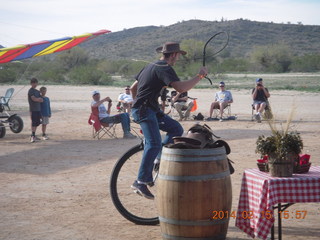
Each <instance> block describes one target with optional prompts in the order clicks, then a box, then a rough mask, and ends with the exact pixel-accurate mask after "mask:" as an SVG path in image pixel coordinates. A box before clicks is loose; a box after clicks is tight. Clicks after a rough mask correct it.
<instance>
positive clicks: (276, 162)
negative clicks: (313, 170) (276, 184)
mask: <svg viewBox="0 0 320 240" xmlns="http://www.w3.org/2000/svg"><path fill="white" fill-rule="evenodd" d="M295 158H296V154H288V155H287V157H286V158H285V159H277V157H276V156H274V155H272V154H270V155H269V162H268V165H269V172H270V174H271V176H272V177H292V174H293V167H294V162H295Z"/></svg>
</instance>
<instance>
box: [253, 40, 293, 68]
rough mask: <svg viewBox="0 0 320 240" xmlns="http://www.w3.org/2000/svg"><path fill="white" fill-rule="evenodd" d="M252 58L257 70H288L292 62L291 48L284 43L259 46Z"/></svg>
mask: <svg viewBox="0 0 320 240" xmlns="http://www.w3.org/2000/svg"><path fill="white" fill-rule="evenodd" d="M250 58H251V62H252V64H253V65H252V66H253V70H255V71H266V72H287V71H289V66H290V64H291V62H292V54H291V52H290V49H289V47H288V46H286V45H283V44H278V45H266V46H257V47H255V48H254V50H253V51H252V53H251V55H250Z"/></svg>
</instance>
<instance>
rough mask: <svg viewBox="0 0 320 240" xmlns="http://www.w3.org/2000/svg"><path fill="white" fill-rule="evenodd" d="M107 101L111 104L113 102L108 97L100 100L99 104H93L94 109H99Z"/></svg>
mask: <svg viewBox="0 0 320 240" xmlns="http://www.w3.org/2000/svg"><path fill="white" fill-rule="evenodd" d="M106 101H108V102H109V104H110V103H111V102H112V100H111V98H109V97H106V98H103V99H101V100H99V101H98V102H96V103H94V104H92V107H99V106H100V105H101V104H102V103H104V102H106Z"/></svg>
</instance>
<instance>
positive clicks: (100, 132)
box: [88, 107, 117, 140]
mask: <svg viewBox="0 0 320 240" xmlns="http://www.w3.org/2000/svg"><path fill="white" fill-rule="evenodd" d="M91 110H92V112H91V114H90V117H89V119H88V124H89V125H92V137H93V138H97V139H98V140H100V139H101V138H102V137H103V136H105V135H107V136H109V137H110V138H117V134H116V124H113V123H112V124H110V123H102V122H100V120H99V111H98V108H94V107H92V108H91Z"/></svg>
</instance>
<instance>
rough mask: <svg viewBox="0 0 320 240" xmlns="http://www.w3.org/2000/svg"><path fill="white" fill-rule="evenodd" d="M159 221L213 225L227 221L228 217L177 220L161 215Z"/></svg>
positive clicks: (190, 224) (187, 224) (177, 223)
mask: <svg viewBox="0 0 320 240" xmlns="http://www.w3.org/2000/svg"><path fill="white" fill-rule="evenodd" d="M159 221H160V222H163V223H168V224H174V225H179V226H211V225H218V224H223V223H227V222H228V221H229V219H228V218H222V219H212V220H199V221H189V220H176V219H170V218H165V217H161V216H159Z"/></svg>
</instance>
